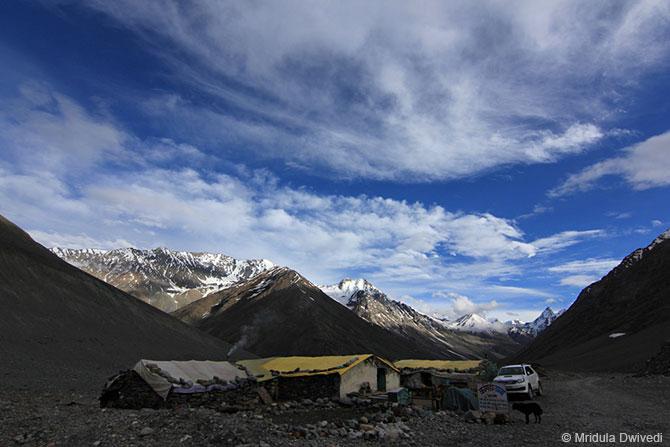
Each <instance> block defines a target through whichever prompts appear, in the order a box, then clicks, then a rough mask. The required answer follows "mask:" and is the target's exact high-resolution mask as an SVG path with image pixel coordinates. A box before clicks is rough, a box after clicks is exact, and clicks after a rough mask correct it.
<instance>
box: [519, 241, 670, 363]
mask: <svg viewBox="0 0 670 447" xmlns="http://www.w3.org/2000/svg"><path fill="white" fill-rule="evenodd" d="M668 339H670V230H668V231H666V232H665V233H663V234H662V235H660V236H659V237H658V238H656V239H655V240H654V241H653V242H652V243H651V244H650V245H649V246H647V247H646V248H643V249H638V250H635V251H634V252H633V253H631V254H630V255H628V256H627V257H626V258H624V260H623V261H622V262H621V264H619V265H618V266H617V267H615V268H614V269H613V270H612V271H611V272H609V273H608V274H607V275H606V276H605V277H604V278H602V279H601V280H600V281H597V282H595V283H593V284H591V285H590V286H588V287H586V288H585V289H584V290H582V292H581V293H580V294H579V296H578V298H577V300H576V301H575V302H574V303H573V305H572V306H570V308H569V309H568V310H567V311H566V312H565V313H564V314H563V315H562V316H561V317H560V318H558V319H557V320H556V321H555V322H554V323H553V324H552V325H551V326H550V327H549V328H547V329H546V330H545V331H544V332H542V333H541V334H540V335H539V336H538V337H537V338H536V339H535V340H534V341H533V342H532V343H531V344H530V345H529V346H528V347H527V348H526V349H524V350H523V351H522V352H520V353H519V354H518V355H516V356H515V359H516V360H520V361H535V362H537V363H540V364H542V365H543V366H546V367H556V368H563V369H571V370H584V371H625V372H632V371H635V370H638V369H639V368H641V367H642V366H643V365H644V363H645V362H646V360H648V359H649V358H651V357H652V356H654V355H655V354H657V353H658V352H659V351H660V349H661V346H662V345H663V343H664V342H665V341H666V340H668Z"/></svg>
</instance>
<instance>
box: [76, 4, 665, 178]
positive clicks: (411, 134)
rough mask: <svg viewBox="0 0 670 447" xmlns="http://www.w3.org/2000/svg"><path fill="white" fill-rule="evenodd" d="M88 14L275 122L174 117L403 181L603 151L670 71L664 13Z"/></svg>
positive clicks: (296, 156) (197, 7)
mask: <svg viewBox="0 0 670 447" xmlns="http://www.w3.org/2000/svg"><path fill="white" fill-rule="evenodd" d="M86 5H87V6H90V7H94V8H96V9H98V10H100V11H103V12H104V13H106V14H107V15H108V16H109V17H112V18H113V20H116V21H117V22H119V23H121V24H122V25H124V26H126V27H127V28H129V29H131V30H133V31H134V32H136V33H138V34H139V35H141V36H142V37H143V38H145V39H146V40H148V41H150V42H161V43H163V45H151V46H150V48H153V49H156V48H162V49H163V50H162V53H161V54H160V55H161V56H162V58H163V60H165V61H168V62H169V63H171V64H172V69H173V70H174V75H175V77H178V78H179V79H181V80H182V81H183V82H187V83H190V84H191V85H192V86H194V87H196V88H198V89H201V90H202V91H204V92H206V93H207V94H209V95H211V96H212V97H215V98H218V99H219V100H221V101H223V102H224V103H226V104H233V105H234V107H235V108H238V109H242V110H245V111H247V112H249V113H251V114H252V115H255V116H259V117H262V118H263V119H261V120H258V119H254V120H243V119H241V118H239V117H232V116H230V115H226V114H222V113H220V112H218V111H217V110H220V108H219V109H217V108H208V107H207V108H205V107H202V106H200V105H198V104H190V103H188V102H186V101H184V100H183V99H181V98H178V97H177V98H176V97H174V96H171V97H169V98H165V99H166V100H167V101H168V102H166V103H164V104H161V105H159V106H156V105H155V104H154V107H153V109H154V110H155V111H158V113H160V114H161V115H162V116H165V114H166V113H175V114H177V116H178V119H180V120H185V122H188V123H189V125H188V126H186V127H188V128H198V129H199V130H201V131H202V132H205V133H207V132H208V133H210V134H212V135H213V137H214V138H216V140H217V141H225V142H230V141H240V140H241V141H245V142H246V141H249V142H252V143H255V144H249V145H246V146H247V147H248V148H249V150H253V147H254V146H255V147H256V148H258V149H257V150H260V151H262V154H263V155H264V156H268V157H274V158H280V159H283V160H285V161H286V162H287V164H289V165H290V166H303V167H305V168H306V169H310V172H312V173H317V174H318V173H322V174H325V175H329V174H330V173H332V172H335V173H336V174H338V175H340V176H344V177H356V176H367V177H372V178H380V179H393V180H399V181H422V180H430V179H450V178H456V177H463V176H469V175H472V174H475V173H479V172H483V171H487V170H490V169H493V168H496V167H499V166H503V165H508V164H514V163H545V162H551V161H554V160H556V159H558V158H560V157H562V156H566V155H568V154H574V153H580V152H582V151H584V150H586V149H588V148H589V147H590V146H591V145H593V144H594V143H596V142H598V141H599V140H601V139H602V138H603V137H604V135H605V134H606V133H607V130H605V129H603V122H604V120H605V119H606V118H607V117H608V116H609V115H610V114H611V113H612V112H611V110H612V109H613V107H612V103H617V102H621V99H620V98H621V97H622V96H623V95H622V92H625V91H627V89H630V88H631V87H630V86H631V85H632V84H634V82H631V81H632V80H633V81H634V80H635V79H636V78H637V77H639V76H641V75H642V74H644V73H645V72H646V70H650V69H653V68H655V67H657V66H658V65H659V64H663V63H664V62H663V61H664V56H665V55H667V52H668V44H667V39H664V32H665V31H667V18H668V16H669V15H670V14H669V12H668V6H667V4H665V2H653V1H647V2H636V3H624V4H620V5H618V7H617V8H612V7H611V5H609V4H607V3H593V2H589V3H584V2H576V1H556V2H549V3H547V2H542V4H541V5H540V4H538V2H534V1H519V2H515V3H514V5H513V7H509V6H508V5H507V4H505V3H499V2H484V3H476V4H475V3H472V2H426V3H424V4H423V5H422V7H419V8H417V7H416V5H414V4H411V3H407V2H387V1H370V2H365V3H361V2H353V1H342V2H331V3H327V4H322V5H320V6H319V7H318V8H314V7H307V6H306V5H305V4H304V3H302V2H299V1H289V2H281V3H277V2H255V3H247V4H244V5H240V4H237V3H234V2H220V1H213V0H212V1H207V0H202V1H192V2H188V3H187V5H186V6H182V7H180V6H178V5H176V4H174V3H172V2H166V1H159V0H156V1H147V2H141V3H139V4H138V3H137V2H130V1H127V2H111V3H110V2H104V1H93V2H87V3H86ZM483 18H485V19H483ZM594 24H597V26H594ZM165 41H167V42H169V43H170V45H165V44H164V43H165ZM222 78H225V79H233V80H235V82H237V83H240V84H243V85H245V86H246V87H248V89H247V90H244V91H250V92H252V93H249V94H245V93H240V92H241V91H242V90H240V89H233V88H230V86H229V85H228V84H226V83H225V82H223V81H222ZM594 79H598V80H599V81H598V82H599V83H598V85H593V86H592V85H591V84H592V83H593V80H594ZM343 92H344V95H343ZM343 96H345V97H346V98H347V99H346V100H343ZM166 105H169V106H171V107H166ZM270 123H272V124H270ZM288 128H290V129H297V131H295V132H294V131H287V129H288Z"/></svg>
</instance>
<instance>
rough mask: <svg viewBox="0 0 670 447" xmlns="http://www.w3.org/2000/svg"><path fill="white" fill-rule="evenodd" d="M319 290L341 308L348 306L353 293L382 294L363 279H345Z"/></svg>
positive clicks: (321, 287)
mask: <svg viewBox="0 0 670 447" xmlns="http://www.w3.org/2000/svg"><path fill="white" fill-rule="evenodd" d="M319 288H320V289H321V290H323V292H324V293H325V294H326V295H328V296H329V297H331V298H332V299H334V300H335V301H337V302H338V303H340V304H342V305H343V306H348V305H349V300H350V299H351V298H352V297H353V296H354V294H355V293H357V292H359V291H364V292H368V293H380V294H382V291H381V290H379V289H378V288H377V287H375V286H374V285H372V283H370V282H369V281H368V280H366V279H363V278H358V279H351V278H345V279H343V280H342V281H340V282H339V283H337V284H331V285H326V286H319Z"/></svg>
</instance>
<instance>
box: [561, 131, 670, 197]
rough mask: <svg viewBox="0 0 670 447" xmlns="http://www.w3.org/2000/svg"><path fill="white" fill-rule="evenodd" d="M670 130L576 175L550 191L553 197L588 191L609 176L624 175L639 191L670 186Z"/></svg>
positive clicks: (623, 177) (622, 176) (624, 178)
mask: <svg viewBox="0 0 670 447" xmlns="http://www.w3.org/2000/svg"><path fill="white" fill-rule="evenodd" d="M669 155H670V132H666V133H663V134H660V135H657V136H654V137H651V138H649V139H647V140H645V141H643V142H641V143H638V144H636V145H634V146H631V147H629V148H626V149H624V150H623V155H621V156H619V157H614V158H609V159H607V160H603V161H601V162H598V163H596V164H594V165H591V166H589V167H587V168H585V169H583V170H582V171H581V172H578V173H576V174H572V175H571V176H569V177H568V178H567V179H566V180H565V181H564V182H563V183H562V184H561V185H559V186H558V187H556V188H554V189H552V190H551V191H549V195H550V196H551V197H560V196H564V195H568V194H572V193H575V192H583V191H588V190H591V189H593V188H595V187H596V186H597V183H598V181H600V180H601V179H602V178H603V177H606V176H616V177H621V178H622V179H623V180H625V181H626V182H627V183H628V184H629V185H630V186H631V187H633V188H634V189H637V190H644V189H649V188H655V187H661V186H668V185H670V156H669Z"/></svg>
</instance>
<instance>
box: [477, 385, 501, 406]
mask: <svg viewBox="0 0 670 447" xmlns="http://www.w3.org/2000/svg"><path fill="white" fill-rule="evenodd" d="M477 397H478V398H479V411H481V412H482V413H486V412H489V411H490V412H493V413H508V412H509V405H508V404H507V390H506V389H505V387H504V386H502V385H498V384H497V383H482V384H480V385H479V386H478V387H477Z"/></svg>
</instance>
